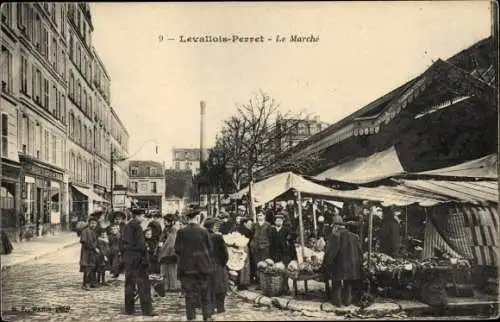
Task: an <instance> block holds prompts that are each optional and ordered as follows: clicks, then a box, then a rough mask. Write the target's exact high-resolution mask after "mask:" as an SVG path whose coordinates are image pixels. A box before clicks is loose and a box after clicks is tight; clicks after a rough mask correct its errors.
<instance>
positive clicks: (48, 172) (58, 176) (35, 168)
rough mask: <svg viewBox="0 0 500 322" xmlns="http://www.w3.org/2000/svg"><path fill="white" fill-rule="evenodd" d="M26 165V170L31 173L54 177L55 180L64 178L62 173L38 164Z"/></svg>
mask: <svg viewBox="0 0 500 322" xmlns="http://www.w3.org/2000/svg"><path fill="white" fill-rule="evenodd" d="M24 167H25V169H26V171H27V172H29V173H30V174H33V175H36V176H40V177H45V178H50V179H54V180H58V181H62V180H63V175H62V173H57V172H55V171H52V170H49V169H45V168H42V167H40V166H38V165H36V164H27V165H25V166H24Z"/></svg>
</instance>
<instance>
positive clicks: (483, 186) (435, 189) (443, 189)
mask: <svg viewBox="0 0 500 322" xmlns="http://www.w3.org/2000/svg"><path fill="white" fill-rule="evenodd" d="M398 182H399V183H400V184H402V185H403V186H405V187H409V188H413V189H417V190H420V191H425V192H428V193H432V194H434V195H439V196H442V197H445V198H448V199H451V200H452V201H461V202H470V203H483V202H486V201H489V202H494V203H498V182H496V181H445V180H406V179H401V180H398Z"/></svg>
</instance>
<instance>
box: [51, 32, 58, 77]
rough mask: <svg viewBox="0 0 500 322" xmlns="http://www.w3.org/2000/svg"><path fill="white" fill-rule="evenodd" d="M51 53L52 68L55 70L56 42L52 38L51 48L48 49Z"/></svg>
mask: <svg viewBox="0 0 500 322" xmlns="http://www.w3.org/2000/svg"><path fill="white" fill-rule="evenodd" d="M50 50H51V51H52V66H53V67H54V68H55V69H57V52H58V48H57V40H56V39H55V38H52V47H51V48H50Z"/></svg>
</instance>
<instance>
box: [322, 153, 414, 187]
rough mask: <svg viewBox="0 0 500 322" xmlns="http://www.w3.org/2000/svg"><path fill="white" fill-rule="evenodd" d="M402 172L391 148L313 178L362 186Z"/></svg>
mask: <svg viewBox="0 0 500 322" xmlns="http://www.w3.org/2000/svg"><path fill="white" fill-rule="evenodd" d="M404 172H405V171H404V169H403V166H402V165H401V162H400V161H399V157H398V155H397V153H396V149H395V148H394V146H393V147H391V148H389V149H387V150H384V151H382V152H378V153H375V154H373V155H371V156H369V157H367V158H357V159H354V160H352V161H349V162H346V163H343V164H340V165H338V166H335V167H333V168H330V169H328V170H326V171H324V172H322V173H320V174H318V175H316V176H315V177H314V178H315V179H317V180H329V179H330V180H337V181H344V182H350V183H357V184H363V183H368V182H372V181H376V180H379V179H384V178H387V177H391V176H394V175H398V174H401V173H404Z"/></svg>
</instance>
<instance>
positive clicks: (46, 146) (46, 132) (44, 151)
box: [43, 130, 50, 161]
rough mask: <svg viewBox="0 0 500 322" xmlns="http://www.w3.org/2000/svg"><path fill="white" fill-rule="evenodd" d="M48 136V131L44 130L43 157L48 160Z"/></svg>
mask: <svg viewBox="0 0 500 322" xmlns="http://www.w3.org/2000/svg"><path fill="white" fill-rule="evenodd" d="M49 141H50V137H49V131H47V130H45V135H44V142H43V159H44V160H45V161H49V158H50V154H49V146H50V142H49Z"/></svg>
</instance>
